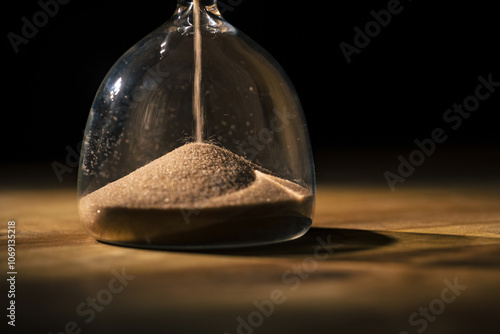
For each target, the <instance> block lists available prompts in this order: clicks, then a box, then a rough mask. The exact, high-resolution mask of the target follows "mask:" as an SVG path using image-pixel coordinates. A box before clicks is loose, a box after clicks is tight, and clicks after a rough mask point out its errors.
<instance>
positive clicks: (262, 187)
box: [80, 143, 312, 245]
mask: <svg viewBox="0 0 500 334" xmlns="http://www.w3.org/2000/svg"><path fill="white" fill-rule="evenodd" d="M311 211H312V193H311V192H310V191H308V190H307V189H305V188H303V187H302V186H300V185H297V184H295V183H293V182H290V181H287V180H284V179H281V178H279V177H276V176H273V175H271V174H270V173H268V172H266V171H265V170H264V169H262V168H260V167H258V166H257V165H255V164H254V163H252V162H250V161H248V160H246V159H244V158H242V157H240V156H238V155H236V154H234V153H232V152H230V151H228V150H226V149H224V148H221V147H218V146H215V145H212V144H206V143H190V144H186V145H184V146H181V147H179V148H177V149H176V150H174V151H172V152H170V153H168V154H166V155H164V156H163V157H160V158H158V159H156V160H154V161H152V162H151V163H149V164H147V165H145V166H143V167H141V168H139V169H137V170H135V171H134V172H132V173H130V174H128V175H126V176H124V177H122V178H121V179H119V180H117V181H114V182H112V183H109V184H108V185H106V186H104V187H102V188H100V189H98V190H96V191H94V192H92V193H90V194H88V195H87V196H85V197H83V198H82V199H81V200H80V212H81V217H82V221H83V223H84V225H85V226H86V228H87V229H88V230H89V231H90V233H91V234H93V235H94V237H96V238H97V239H99V240H102V241H110V242H112V241H116V240H122V241H123V242H124V243H127V242H131V243H139V244H140V243H148V244H149V243H151V242H153V243H154V242H156V243H170V244H172V243H176V244H177V243H178V244H179V245H180V244H182V243H190V242H193V243H194V244H198V243H202V242H203V240H204V239H207V240H211V239H213V240H212V241H209V242H215V243H218V242H219V243H224V241H222V239H224V238H234V233H232V232H230V231H231V230H234V231H236V230H238V231H240V232H238V233H237V234H242V232H241V231H242V229H243V230H244V229H245V228H246V229H249V228H252V227H251V226H252V224H253V226H254V228H257V229H266V228H267V227H270V226H272V225H273V224H274V225H275V228H276V229H283V226H286V228H285V230H290V229H291V230H297V229H298V230H303V228H304V226H302V225H304V224H305V225H307V228H308V227H309V226H310V223H311V221H310V216H311ZM214 225H217V228H218V229H220V228H224V229H225V231H224V235H225V236H224V237H221V233H222V232H221V231H220V230H219V231H217V232H215V233H214V228H211V226H214ZM247 225H248V226H247ZM195 232H196V233H195ZM198 232H199V233H198ZM284 232H286V231H284ZM271 233H273V232H272V231H271ZM286 233H290V231H288V232H286ZM214 235H216V236H214ZM231 235H233V236H231ZM252 235H253V234H252V233H246V237H243V238H244V239H245V238H255V236H253V237H252ZM221 238H222V239H221ZM241 238H242V235H239V236H238V237H237V238H236V239H241ZM268 238H270V239H272V238H273V237H272V236H269V237H268ZM236 239H235V242H237V240H236Z"/></svg>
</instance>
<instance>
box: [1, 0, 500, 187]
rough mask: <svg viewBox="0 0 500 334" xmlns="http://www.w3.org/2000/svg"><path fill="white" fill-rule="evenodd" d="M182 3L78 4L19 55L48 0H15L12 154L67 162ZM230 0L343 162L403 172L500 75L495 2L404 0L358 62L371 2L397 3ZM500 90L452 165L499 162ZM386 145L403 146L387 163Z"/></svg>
mask: <svg viewBox="0 0 500 334" xmlns="http://www.w3.org/2000/svg"><path fill="white" fill-rule="evenodd" d="M44 1H45V0H44ZM220 2H222V1H219V3H220ZM175 3H176V1H175V0H169V1H166V0H165V1H152V0H143V1H139V2H137V1H132V2H123V1H76V0H73V1H70V2H69V3H68V4H66V5H61V6H60V8H59V13H58V14H57V15H56V16H55V17H53V18H51V19H50V20H49V22H48V24H47V25H46V26H44V27H42V28H40V29H39V32H38V34H37V35H36V36H35V37H34V38H33V39H31V40H30V41H29V43H28V44H26V45H21V46H20V47H19V48H20V51H19V53H18V54H15V53H14V51H13V49H12V47H11V45H10V43H9V41H8V39H7V34H8V33H9V32H14V33H17V34H20V31H21V27H22V25H23V23H22V21H21V18H22V17H23V16H26V17H27V18H28V19H30V21H31V18H32V16H33V14H34V13H36V12H37V11H39V10H40V6H39V4H38V1H36V0H26V1H16V2H14V1H9V2H6V3H5V4H4V10H3V18H2V21H3V22H4V24H5V26H4V31H3V35H4V39H3V40H4V43H3V44H4V52H3V54H4V62H3V65H4V66H3V68H4V75H3V76H2V77H3V93H4V100H3V102H4V105H3V108H2V110H3V111H2V122H1V124H2V130H1V131H0V136H1V138H0V142H1V143H2V151H1V153H2V154H1V155H0V162H1V163H2V164H3V165H4V166H5V165H7V164H12V163H20V162H35V161H47V162H49V163H48V164H45V165H44V166H46V167H47V168H50V161H55V160H58V159H59V160H60V161H61V162H62V163H64V159H65V157H66V155H67V154H68V151H67V150H66V147H67V146H68V145H69V146H70V147H72V148H76V147H77V144H78V143H79V141H80V140H81V139H82V131H83V129H84V127H85V123H86V119H87V116H88V112H89V109H90V106H91V103H92V100H93V98H94V95H95V93H96V91H97V89H98V87H99V84H100V82H101V80H102V79H103V78H104V76H105V74H106V72H107V71H108V69H109V68H110V67H111V66H112V65H113V63H114V62H115V61H116V60H117V59H118V58H119V57H120V56H121V55H122V54H123V53H124V52H125V51H126V50H127V49H128V48H130V47H131V46H132V45H134V44H135V43H136V42H137V41H138V40H140V39H141V38H142V37H144V36H145V35H146V34H148V33H149V32H151V31H152V30H154V29H155V28H156V27H158V26H159V25H161V24H162V23H163V22H164V21H166V20H167V19H168V18H169V17H170V16H171V15H172V13H173V11H174V8H175ZM224 3H226V4H231V3H233V4H235V3H236V4H237V5H235V6H233V8H232V9H231V10H226V11H225V12H224V17H225V18H226V19H227V20H228V21H229V22H230V23H232V24H233V25H234V26H236V27H237V28H239V29H240V30H241V31H243V32H245V33H246V34H247V35H248V36H250V37H251V38H253V39H254V40H255V41H257V42H258V43H259V44H260V45H262V46H263V47H264V48H265V49H267V50H268V51H269V52H270V53H271V54H272V55H273V56H274V57H275V58H276V59H277V60H278V62H279V63H280V64H281V65H282V67H283V68H284V69H285V71H286V72H287V73H288V75H289V77H290V78H291V80H292V82H293V83H294V85H295V88H296V90H297V92H298V94H299V96H300V99H301V102H302V105H303V108H304V112H305V115H306V118H307V121H308V125H309V128H310V134H311V141H312V145H313V151H314V154H315V156H317V157H325V156H329V157H331V158H332V159H333V160H336V157H337V155H336V154H337V153H338V152H343V153H342V154H340V153H339V155H338V160H342V159H344V158H345V157H346V156H347V157H351V158H352V159H354V160H351V162H350V164H351V165H356V164H358V163H359V164H370V163H372V164H373V165H374V166H375V165H377V163H378V167H377V169H376V171H374V173H375V174H377V175H378V176H380V175H381V173H382V172H383V171H384V168H385V169H395V168H397V164H398V160H397V156H398V155H399V154H402V155H408V153H409V152H411V150H413V149H415V145H414V144H413V141H414V140H415V139H424V138H428V137H429V136H430V133H431V131H432V130H433V129H434V128H436V127H443V128H446V129H449V125H446V124H445V123H444V121H443V119H442V117H443V113H444V112H445V110H446V109H448V108H450V107H452V105H453V104H454V103H462V102H463V100H464V98H465V97H467V96H468V95H471V94H473V93H474V90H475V87H476V86H477V84H478V80H477V77H478V76H479V75H483V76H484V77H487V76H488V74H490V73H493V79H494V80H495V81H500V71H499V69H500V66H498V62H499V60H500V51H499V49H500V48H499V39H498V36H499V33H500V26H499V20H498V11H497V9H496V8H495V6H494V4H493V2H488V1H462V2H458V1H454V2H451V1H447V2H441V1H440V2H439V3H437V2H436V1H410V0H406V1H401V5H402V6H403V11H402V12H401V13H400V14H397V15H393V17H392V20H391V22H390V24H389V25H388V26H387V27H386V28H382V31H381V32H380V34H379V35H378V36H376V37H374V38H372V41H371V43H370V44H369V45H368V46H367V47H366V48H364V49H363V50H362V51H361V53H360V54H354V55H352V62H351V63H350V64H348V63H347V62H346V59H345V58H344V56H343V54H342V52H341V49H340V48H339V44H340V43H341V42H347V43H349V44H353V38H354V35H355V32H354V30H353V28H354V27H355V26H358V27H360V28H361V29H363V28H364V25H365V24H366V23H367V22H368V21H371V20H373V18H372V16H371V15H370V11H371V10H375V11H379V10H381V9H386V8H387V3H388V1H387V0H382V1H381V0H377V1H365V0H363V1H343V2H334V1H309V2H308V1H301V2H292V1H263V0H240V1H237V0H231V1H229V0H226V1H224ZM238 3H239V4H238ZM499 95H500V89H498V91H497V92H496V93H494V94H492V96H491V97H490V98H489V99H487V100H486V101H484V102H482V103H481V105H480V107H479V109H478V110H477V111H476V112H474V113H473V114H472V115H471V117H470V118H468V119H466V120H464V122H463V124H462V126H460V127H459V128H458V129H457V130H455V131H451V130H450V131H447V134H448V135H449V136H448V137H449V138H448V140H447V141H446V142H445V143H444V144H441V145H439V147H438V148H437V151H436V152H445V151H452V152H455V153H453V154H451V155H445V154H444V153H443V154H441V160H440V161H445V162H446V161H447V162H448V166H456V165H457V164H469V163H471V161H472V162H474V161H476V162H477V161H480V163H481V164H489V165H490V170H491V168H496V167H491V166H495V163H496V162H498V160H499V152H500V151H499V149H498V148H499V147H500V131H499V130H498V126H499V124H500V123H499V121H497V120H498V119H499V117H498V113H499V111H500V108H499V105H500V103H499V101H500V97H499ZM356 152H365V153H359V154H358V153H356ZM366 152H370V153H366ZM374 152H375V153H374ZM376 152H390V153H384V154H386V155H385V156H386V157H387V158H386V160H384V159H383V158H380V159H378V160H377V155H376V154H377V153H376ZM457 152H458V153H457ZM460 152H469V153H468V154H469V155H467V156H465V155H462V154H461V153H460ZM470 152H472V153H470ZM474 152H475V153H474ZM477 152H481V153H477ZM484 152H486V153H484ZM346 154H347V155H346ZM349 154H350V155H349ZM363 154H370V155H369V156H370V157H371V158H370V160H369V161H367V159H366V158H367V157H368V155H363ZM470 154H472V156H471V155H470ZM474 154H475V155H474ZM435 155H437V154H435ZM356 156H357V158H356ZM382 156H383V154H382V153H381V157H382ZM437 156H438V155H437ZM343 157H344V158H343ZM318 159H319V158H318ZM356 159H357V160H356ZM429 159H430V158H429ZM433 159H438V158H433ZM382 160H383V162H381V161H382ZM342 161H344V162H345V160H342ZM317 164H318V163H317ZM340 164H342V163H340ZM320 165H321V164H320ZM347 166H348V167H349V163H348V164H347ZM384 166H385V167H384ZM496 166H498V165H496ZM319 168H320V169H321V166H319ZM323 168H325V165H323ZM327 169H328V165H327ZM443 171H444V170H443ZM74 174H76V173H74ZM497 174H498V173H497ZM54 180H56V179H55V178H54ZM381 180H382V181H383V178H381Z"/></svg>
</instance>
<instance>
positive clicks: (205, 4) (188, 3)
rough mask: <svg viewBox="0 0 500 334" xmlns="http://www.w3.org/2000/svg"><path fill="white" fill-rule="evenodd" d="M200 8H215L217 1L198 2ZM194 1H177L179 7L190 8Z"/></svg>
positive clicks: (204, 0)
mask: <svg viewBox="0 0 500 334" xmlns="http://www.w3.org/2000/svg"><path fill="white" fill-rule="evenodd" d="M199 1H200V6H201V7H208V6H217V0H199ZM193 2H194V0H177V4H178V5H179V6H186V7H188V6H191V4H192V3H193Z"/></svg>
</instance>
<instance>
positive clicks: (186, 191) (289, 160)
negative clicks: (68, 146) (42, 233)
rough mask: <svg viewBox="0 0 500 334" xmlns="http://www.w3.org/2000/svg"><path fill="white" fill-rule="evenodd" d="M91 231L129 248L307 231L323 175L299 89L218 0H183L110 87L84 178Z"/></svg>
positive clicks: (215, 244)
mask: <svg viewBox="0 0 500 334" xmlns="http://www.w3.org/2000/svg"><path fill="white" fill-rule="evenodd" d="M78 193H79V210H80V218H81V221H82V224H83V226H84V227H85V229H86V230H87V231H88V232H89V234H90V235H91V236H93V237H94V238H95V239H97V240H99V241H102V242H106V243H111V244H118V245H126V246H133V247H148V248H149V247H150V248H170V249H197V248H224V247H242V246H253V245H261V244H268V243H275V242H281V241H286V240H291V239H294V238H298V237H300V236H301V235H303V234H304V233H305V232H307V230H308V229H309V227H310V226H311V223H312V218H313V211H314V199H315V176H314V167H313V160H312V153H311V148H310V142H309V136H308V132H307V127H306V123H305V119H304V115H303V112H302V108H301V105H300V102H299V99H298V97H297V94H296V92H295V90H294V88H293V86H292V84H291V83H290V81H289V79H288V78H287V76H286V74H285V73H284V71H283V70H282V68H281V67H280V66H279V65H278V63H277V62H276V60H274V59H273V58H272V57H271V56H270V55H269V54H268V53H267V52H266V51H265V50H263V49H262V48H261V47H260V46H259V45H257V44H256V43H255V42H254V41H252V40H251V39H250V38H249V37H247V36H246V35H244V34H243V33H242V32H240V31H239V30H237V29H236V28H235V27H233V26H232V25H230V24H229V23H228V22H226V21H225V20H224V19H223V18H222V16H221V15H220V13H219V11H218V8H217V4H216V1H215V0H194V1H189V0H178V3H177V9H176V11H175V13H174V15H173V16H172V17H171V18H170V20H168V21H167V22H166V23H165V24H163V25H162V26H160V27H159V28H158V29H156V30H155V31H153V32H152V33H150V34H149V35H148V36H146V37H145V38H144V39H142V40H141V41H139V42H138V43H137V44H136V45H134V46H133V47H132V48H131V49H130V50H128V51H127V52H126V53H125V54H124V55H123V56H122V57H121V58H120V59H119V60H118V61H117V62H116V63H115V64H114V66H113V67H112V68H111V70H110V71H109V72H108V74H107V75H106V77H105V79H104V81H103V82H102V84H101V86H100V88H99V90H98V92H97V94H96V97H95V100H94V102H93V105H92V108H91V110H90V115H89V118H88V122H87V127H86V130H85V134H84V141H83V147H82V153H81V161H80V170H79V178H78Z"/></svg>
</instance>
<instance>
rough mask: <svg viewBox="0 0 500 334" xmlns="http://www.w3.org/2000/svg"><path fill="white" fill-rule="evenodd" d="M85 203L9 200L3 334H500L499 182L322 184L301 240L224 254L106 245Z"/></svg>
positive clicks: (66, 198)
mask: <svg viewBox="0 0 500 334" xmlns="http://www.w3.org/2000/svg"><path fill="white" fill-rule="evenodd" d="M409 183H410V182H409ZM76 201H77V199H76V191H75V189H74V188H73V187H71V186H70V187H55V186H54V187H53V186H51V187H47V186H44V187H14V186H5V187H3V188H2V189H1V190H0V222H1V224H2V226H1V227H2V228H1V244H2V247H1V249H2V252H1V263H2V268H4V271H5V272H7V270H6V269H5V268H6V262H7V259H6V255H7V254H6V243H7V236H6V229H7V222H8V221H9V220H12V219H13V220H15V221H16V241H17V244H16V266H17V267H16V270H17V276H16V298H15V301H16V324H17V326H16V328H15V330H16V331H14V330H13V328H12V327H10V326H5V327H7V331H3V330H2V333H14V332H15V333H35V332H36V333H53V334H56V333H219V334H224V333H229V334H233V333H246V334H248V333H405V332H407V333H423V332H425V333H498V330H499V329H500V324H499V316H498V315H499V311H500V187H498V182H497V183H493V184H491V183H488V182H485V183H482V182H479V183H463V184H456V185H449V184H448V185H433V184H432V183H429V184H426V185H424V184H420V183H414V184H413V185H411V184H408V185H405V187H400V189H398V190H397V191H395V192H391V191H389V190H388V188H387V186H381V185H368V184H364V185H363V184H358V185H354V184H336V185H330V184H329V183H327V182H324V183H319V185H318V189H317V205H316V215H315V219H314V223H313V227H312V228H311V229H310V231H309V232H308V233H307V234H306V235H305V236H304V237H302V238H300V239H298V240H294V241H291V242H286V243H282V244H277V245H272V246H265V247H256V248H247V249H236V250H225V251H217V252H216V251H212V252H208V251H207V252H174V251H155V250H144V249H133V248H124V247H117V246H111V245H107V244H102V243H99V242H96V241H95V240H93V239H92V238H90V237H89V236H88V235H87V234H86V233H85V232H84V230H83V229H82V226H81V225H80V223H79V220H78V215H77V205H76ZM328 242H329V243H328ZM325 244H326V246H325ZM318 247H319V248H318ZM5 275H6V276H7V274H5ZM3 281H4V283H3V285H2V290H3V291H2V292H1V294H2V295H3V296H4V297H2V298H3V299H2V300H3V302H2V303H3V304H2V305H3V306H2V309H3V310H4V311H3V312H4V313H6V312H7V311H5V307H6V305H7V303H8V301H7V297H6V292H7V286H6V285H5V280H3ZM2 318H3V319H4V320H2V322H3V324H2V326H4V325H6V322H7V320H6V318H5V315H2Z"/></svg>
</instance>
